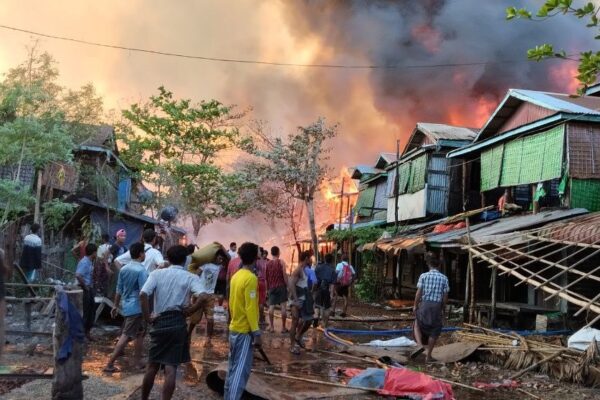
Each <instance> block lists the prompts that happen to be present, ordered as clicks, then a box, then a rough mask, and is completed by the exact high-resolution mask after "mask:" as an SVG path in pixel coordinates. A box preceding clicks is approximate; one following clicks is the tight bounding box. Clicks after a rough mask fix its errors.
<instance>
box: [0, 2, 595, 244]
mask: <svg viewBox="0 0 600 400" xmlns="http://www.w3.org/2000/svg"><path fill="white" fill-rule="evenodd" d="M539 3H540V2H535V1H533V0H531V1H518V0H514V1H506V0H485V1H481V0H452V1H450V0H422V1H416V2H415V1H412V2H410V1H391V0H389V1H386V0H372V1H364V0H363V1H359V0H328V1H323V0H312V1H311V0H306V1H299V0H298V1H284V0H268V1H267V0H262V1H261V0H236V1H233V0H220V1H217V0H205V1H192V0H178V1H176V2H173V1H166V0H164V1H159V0H145V1H142V0H130V1H114V0H106V1H103V2H97V1H93V2H92V1H66V0H53V1H31V0H3V1H2V2H0V24H2V25H8V26H13V27H17V28H22V29H28V30H33V31H38V32H43V33H48V34H52V35H57V36H66V37H72V38H77V39H82V40H87V41H94V42H102V43H107V44H115V45H122V46H127V47H138V48H145V49H152V50H158V51H167V52H173V53H182V54H190V55H201V56H208V57H223V58H237V59H253V60H263V61H274V62H286V63H300V64H304V63H308V64H322V63H327V64H349V65H358V64H360V65H389V64H394V65H410V66H415V65H421V66H422V65H434V64H447V63H469V62H482V61H483V62H498V61H501V62H502V63H492V64H487V65H477V66H470V67H466V66H465V67H452V68H414V69H334V68H327V69H325V68H306V67H278V66H268V65H255V64H234V63H219V62H208V61H200V60H190V59H183V58H175V57H165V56H159V55H150V54H141V53H137V52H132V51H122V50H115V49H107V48H100V47H91V46H84V45H80V44H75V43H70V42H64V41H57V40H52V39H47V38H37V39H38V40H39V43H38V46H39V47H40V48H41V49H42V50H45V51H48V52H49V53H51V54H52V55H53V56H54V57H55V59H56V60H57V61H58V63H59V69H60V73H61V78H60V80H61V83H63V84H64V85H65V86H68V87H78V86H81V85H83V84H85V83H87V82H92V83H93V84H94V85H95V86H96V88H97V90H98V91H99V93H100V94H101V95H102V96H103V98H104V100H105V104H106V107H107V108H116V109H122V108H125V107H127V106H129V105H130V104H132V103H136V102H139V101H142V100H144V99H146V98H148V96H150V95H151V94H153V93H156V89H157V88H158V87H159V86H161V85H163V86H165V87H166V88H167V89H169V90H171V91H173V92H174V93H175V95H176V96H179V97H184V98H191V99H193V100H198V101H199V100H201V99H212V98H214V99H218V100H220V101H221V102H223V103H226V104H236V105H237V106H238V107H239V108H240V109H243V110H246V109H251V112H250V114H249V115H250V118H252V119H258V120H263V121H266V122H268V124H269V126H270V127H271V129H272V131H273V132H275V133H278V134H283V133H285V132H288V131H290V130H292V129H294V128H295V127H297V126H299V125H306V124H308V123H310V122H312V121H314V120H316V119H317V117H319V116H324V117H326V118H327V119H328V121H330V122H331V123H339V124H340V128H339V135H338V137H337V138H336V139H335V140H334V141H333V142H332V148H333V150H332V152H331V163H332V167H334V170H339V169H340V168H344V167H350V166H352V165H356V164H372V163H374V161H375V159H376V157H377V154H378V153H379V152H382V151H388V152H389V151H395V147H396V140H401V143H402V144H404V143H405V142H406V139H407V138H408V137H409V136H410V133H411V131H412V129H413V128H414V125H415V123H416V122H417V121H423V122H440V123H451V124H460V125H465V126H471V127H480V126H481V125H482V124H483V122H484V121H485V119H486V118H487V116H488V115H489V113H490V112H491V111H493V109H494V108H495V107H496V105H497V104H498V102H499V101H500V99H501V98H502V97H503V95H504V93H505V92H506V90H507V89H508V88H511V87H520V88H528V89H539V90H550V91H573V90H574V89H575V86H574V80H573V75H574V73H575V68H576V64H574V63H564V62H562V63H556V62H549V63H542V64H539V63H533V62H528V61H526V50H527V49H528V48H531V47H533V46H534V45H536V44H540V43H543V42H554V43H558V44H559V46H560V47H562V48H565V49H567V50H568V51H569V52H572V51H576V50H579V49H582V48H588V47H590V46H592V40H591V39H590V38H592V37H593V34H591V33H590V32H587V31H586V29H585V28H584V27H583V24H582V23H581V22H580V21H577V20H576V19H575V18H570V17H561V18H556V19H554V20H550V21H547V22H544V23H535V22H527V21H516V22H507V21H505V19H504V9H505V7H506V6H509V5H517V6H519V5H523V4H526V5H532V4H539ZM567 32H568V34H566V33H567ZM34 39H36V38H34V37H33V36H31V35H29V34H24V33H19V32H14V31H9V30H5V29H0V73H2V72H5V71H6V70H7V69H8V68H10V67H11V66H14V65H16V64H18V63H19V62H21V61H22V60H24V59H25V57H26V52H27V50H26V46H28V45H31V44H32V41H33V40H34ZM255 222H256V217H255V216H253V217H250V218H249V219H244V220H241V221H238V222H236V223H231V221H225V222H222V223H220V224H216V225H215V226H213V227H209V229H205V230H204V231H203V233H202V234H201V236H202V237H201V238H200V239H199V241H209V240H213V237H214V235H220V236H224V237H226V238H227V239H225V238H223V239H221V240H222V241H223V242H228V241H229V239H228V238H234V239H235V240H238V241H241V240H243V238H244V235H246V234H247V229H248V225H256V224H255ZM260 225H261V229H262V230H264V232H262V231H261V232H256V231H253V234H254V235H256V236H258V237H260V240H263V241H265V242H266V241H267V238H273V237H278V236H279V235H280V234H281V230H279V231H278V230H276V229H275V228H274V226H270V225H269V224H260ZM276 225H277V224H275V226H276Z"/></svg>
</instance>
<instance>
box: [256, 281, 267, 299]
mask: <svg viewBox="0 0 600 400" xmlns="http://www.w3.org/2000/svg"><path fill="white" fill-rule="evenodd" d="M266 302H267V284H266V283H265V281H262V280H260V279H259V280H258V304H260V305H263V304H265V303H266Z"/></svg>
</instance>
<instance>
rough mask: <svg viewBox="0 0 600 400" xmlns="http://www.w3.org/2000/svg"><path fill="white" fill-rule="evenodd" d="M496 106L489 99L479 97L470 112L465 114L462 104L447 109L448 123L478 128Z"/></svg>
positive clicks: (494, 102)
mask: <svg viewBox="0 0 600 400" xmlns="http://www.w3.org/2000/svg"><path fill="white" fill-rule="evenodd" d="M497 105H498V104H497V103H496V101H494V100H493V99H491V98H489V97H484V96H482V97H479V98H478V99H477V101H476V102H475V103H474V104H473V107H472V108H471V110H470V112H468V113H465V112H464V111H463V108H462V104H457V105H452V106H450V107H448V114H447V115H448V117H447V120H448V123H449V124H451V125H456V126H467V127H480V126H482V125H483V124H484V123H485V121H487V119H488V118H489V116H490V115H491V114H492V112H494V109H495V107H496V106H497Z"/></svg>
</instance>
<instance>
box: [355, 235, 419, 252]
mask: <svg viewBox="0 0 600 400" xmlns="http://www.w3.org/2000/svg"><path fill="white" fill-rule="evenodd" d="M424 244H425V237H424V236H422V235H420V236H415V237H401V238H395V239H387V240H382V241H377V242H373V243H367V244H365V245H364V246H363V250H371V251H373V250H380V251H383V252H384V253H388V254H390V255H398V254H400V252H401V251H402V250H407V251H416V252H424V251H425V245H424Z"/></svg>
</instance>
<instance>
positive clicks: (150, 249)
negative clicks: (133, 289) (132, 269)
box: [115, 229, 165, 273]
mask: <svg viewBox="0 0 600 400" xmlns="http://www.w3.org/2000/svg"><path fill="white" fill-rule="evenodd" d="M142 240H143V241H144V253H146V257H145V258H144V267H145V268H146V272H148V273H151V272H152V271H154V270H155V269H157V268H162V267H163V266H164V265H165V260H164V258H163V256H162V253H161V252H160V251H158V250H156V249H155V248H154V244H155V243H156V232H154V229H146V230H145V231H144V233H143V234H142ZM129 262H131V253H130V252H129V251H126V252H125V253H123V254H122V255H120V256H119V257H117V259H116V260H115V265H116V267H117V269H119V268H121V266H123V265H125V264H127V263H129Z"/></svg>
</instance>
